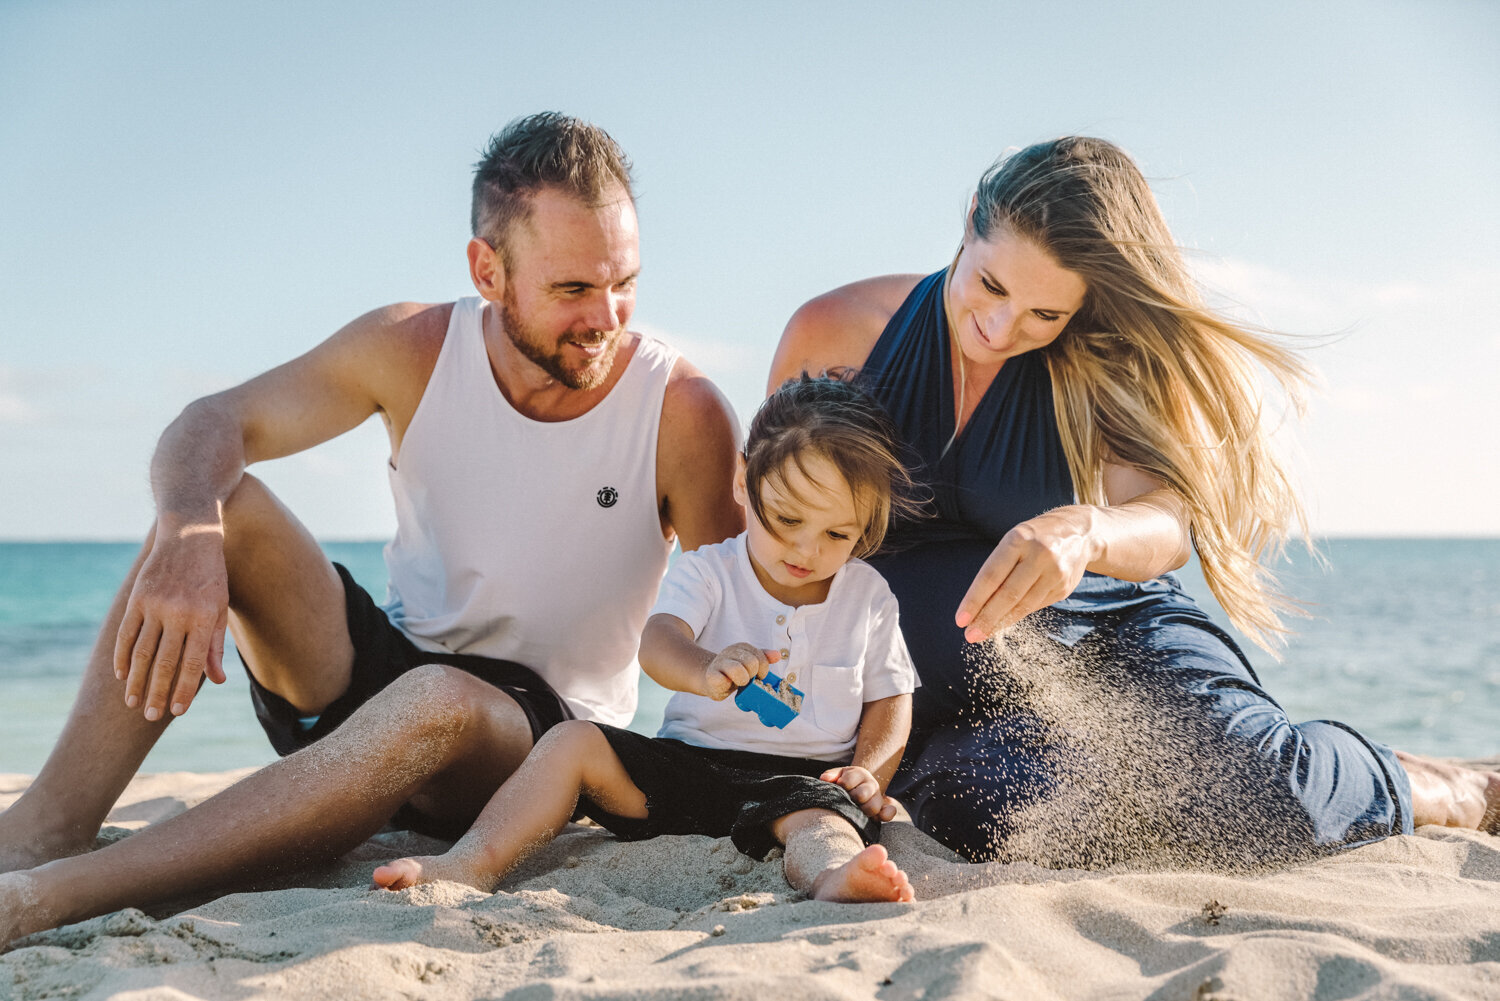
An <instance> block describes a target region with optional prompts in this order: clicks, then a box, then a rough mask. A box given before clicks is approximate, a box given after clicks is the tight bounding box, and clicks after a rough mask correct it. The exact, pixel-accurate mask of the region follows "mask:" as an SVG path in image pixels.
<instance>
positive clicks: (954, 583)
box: [859, 270, 1254, 730]
mask: <svg viewBox="0 0 1500 1001" xmlns="http://www.w3.org/2000/svg"><path fill="white" fill-rule="evenodd" d="M946 274H947V272H946V270H945V271H939V272H937V273H935V274H932V275H928V276H927V277H926V278H924V279H922V280H921V281H920V282H918V283H917V286H916V288H914V289H912V291H911V294H910V295H908V296H907V297H906V301H905V302H903V303H902V304H901V307H900V308H899V309H898V310H896V313H895V315H893V316H892V317H891V319H890V321H889V322H888V323H887V324H886V327H885V330H884V331H883V332H882V333H881V335H880V339H879V340H878V341H877V342H876V343H875V347H874V348H873V349H871V351H870V355H869V357H868V358H867V359H866V361H865V364H864V366H863V367H862V368H861V370H860V374H859V382H860V384H861V385H862V386H863V387H864V388H865V389H866V390H867V391H868V392H870V394H871V395H872V396H874V397H875V398H876V399H877V400H879V401H880V403H881V404H882V405H883V406H884V407H885V408H886V410H887V411H888V412H889V414H890V416H891V419H892V420H893V421H895V423H896V427H897V429H898V430H899V431H900V432H901V435H902V438H903V440H904V441H905V443H906V444H907V446H908V447H909V448H910V450H911V453H912V454H911V455H909V456H908V459H909V461H912V462H914V463H915V464H916V465H917V468H916V470H915V472H914V475H915V476H916V478H917V480H918V482H920V483H922V484H923V485H924V486H926V487H928V488H929V489H930V490H931V492H932V504H931V508H932V510H933V517H930V518H926V519H921V520H916V521H907V522H903V523H897V524H893V525H892V526H891V531H890V533H889V535H888V536H887V541H886V544H885V547H884V549H883V551H882V552H881V553H879V554H877V555H876V556H874V557H872V558H870V561H869V562H871V563H872V564H874V565H875V566H876V568H877V569H879V570H880V572H881V573H882V574H884V575H885V578H886V580H887V581H888V582H889V583H890V585H891V590H892V591H893V592H894V593H895V595H896V598H897V600H898V601H899V602H900V604H901V629H902V632H903V633H904V634H905V637H906V642H907V646H908V647H909V648H910V649H911V653H912V659H913V660H914V661H915V663H916V666H917V672H918V674H919V675H920V676H921V679H922V687H921V688H919V689H918V690H917V693H916V696H915V700H914V705H913V709H914V715H913V725H914V726H915V727H916V728H917V729H919V730H920V729H922V728H924V727H932V726H936V725H940V724H944V723H948V722H952V721H954V720H957V719H959V718H962V717H967V718H970V719H975V720H982V719H985V718H988V717H991V716H993V715H994V714H995V712H996V711H997V710H998V708H999V707H997V706H994V705H992V704H989V703H990V700H991V699H992V698H993V697H992V696H991V695H990V694H989V688H988V687H987V686H986V684H985V679H984V678H982V677H979V676H978V675H979V674H982V673H983V672H982V671H975V670H974V669H972V668H971V667H970V666H969V665H970V662H971V660H972V657H973V653H974V651H973V648H971V647H970V646H969V644H967V643H966V642H965V641H964V638H963V631H962V630H961V629H959V628H958V627H957V626H956V625H955V624H954V622H953V616H954V613H956V612H957V611H958V605H959V602H960V601H961V600H962V599H963V596H964V593H965V592H966V591H967V590H968V588H969V584H970V583H971V582H972V581H973V580H974V576H975V574H977V573H978V572H979V568H980V567H981V566H982V565H983V564H984V561H985V560H986V559H987V558H988V557H989V555H990V553H991V552H993V551H994V548H995V546H996V544H998V543H999V541H1000V539H1001V538H1002V537H1003V536H1004V535H1005V533H1006V532H1008V531H1010V530H1011V529H1012V528H1014V527H1015V526H1016V525H1017V524H1019V523H1020V522H1023V521H1026V520H1027V519H1030V518H1034V517H1036V516H1037V515H1039V514H1041V513H1043V512H1044V511H1048V510H1050V509H1052V508H1054V507H1058V506H1060V505H1064V504H1072V503H1074V500H1075V497H1074V493H1073V480H1072V477H1071V475H1070V474H1069V472H1068V461H1067V456H1066V453H1065V452H1064V451H1063V446H1062V438H1061V436H1060V434H1059V432H1058V428H1057V417H1056V413H1055V411H1054V410H1053V406H1052V378H1051V375H1050V373H1049V372H1048V370H1047V362H1046V358H1045V357H1044V356H1043V355H1042V353H1041V352H1040V351H1028V352H1026V353H1025V354H1021V355H1017V356H1016V357H1014V358H1009V359H1007V360H1006V362H1005V364H1004V365H1003V366H1002V367H1001V369H1000V372H999V374H998V375H997V376H996V377H995V380H994V382H992V383H991V384H990V386H989V388H988V389H987V390H986V391H985V394H984V396H983V397H982V398H981V399H980V401H979V404H978V406H977V407H976V408H975V410H974V413H973V415H972V416H971V417H970V418H969V422H968V423H967V424H966V425H964V429H963V433H961V434H960V435H959V436H958V438H957V440H955V441H954V443H953V446H952V447H951V448H950V449H949V450H948V452H947V454H946V455H945V454H943V446H944V445H945V444H947V442H948V439H949V438H950V437H951V436H952V434H953V426H954V421H955V417H954V399H953V377H952V372H953V369H952V340H951V338H950V336H949V333H948V320H947V316H946V314H945V313H944V310H943V281H944V276H945V275H946ZM1163 616H1168V617H1170V621H1175V622H1177V623H1178V624H1181V625H1188V624H1189V621H1190V622H1191V626H1190V627H1191V628H1193V629H1207V630H1209V631H1211V632H1213V633H1215V634H1216V635H1217V636H1218V637H1221V638H1222V639H1223V640H1224V641H1225V642H1227V643H1229V646H1230V648H1231V649H1232V650H1233V651H1234V653H1235V654H1237V655H1238V658H1237V659H1238V660H1239V662H1240V663H1239V664H1238V665H1236V668H1238V667H1241V666H1242V667H1243V669H1244V670H1245V671H1246V672H1249V670H1250V669H1249V663H1248V661H1245V659H1244V655H1243V654H1242V653H1240V651H1239V650H1238V648H1237V647H1234V646H1233V643H1232V641H1229V639H1228V637H1227V636H1224V635H1223V634H1222V631H1221V630H1219V629H1218V628H1217V627H1216V626H1214V625H1213V624H1212V623H1211V621H1210V620H1209V619H1208V617H1207V616H1206V615H1205V614H1204V613H1203V611H1202V610H1201V609H1199V608H1198V607H1197V605H1196V604H1195V603H1194V602H1193V600H1192V599H1191V598H1189V597H1188V596H1187V595H1186V594H1184V593H1183V592H1182V591H1181V590H1180V588H1179V587H1178V584H1177V581H1176V580H1175V579H1174V578H1173V577H1172V576H1171V575H1170V574H1168V575H1164V576H1162V577H1159V578H1157V579H1156V580H1152V581H1146V582H1144V583H1139V584H1137V583H1132V582H1129V581H1121V580H1116V579H1114V578H1112V577H1104V576H1101V575H1099V574H1095V573H1087V574H1085V575H1084V577H1083V580H1082V581H1080V582H1079V585H1078V587H1077V588H1076V589H1075V590H1074V592H1073V593H1072V595H1070V596H1069V597H1068V598H1066V599H1064V600H1063V601H1060V602H1058V603H1057V604H1055V605H1053V606H1051V608H1050V609H1048V610H1046V611H1045V612H1043V613H1036V614H1034V615H1032V616H1031V617H1030V619H1029V620H1028V621H1029V622H1030V623H1031V624H1032V625H1033V626H1034V627H1035V628H1037V629H1040V630H1041V631H1042V632H1044V633H1045V634H1046V635H1048V636H1050V637H1051V638H1052V639H1054V640H1056V641H1058V642H1060V643H1063V644H1065V645H1067V646H1073V645H1075V644H1077V643H1078V642H1079V641H1080V640H1081V639H1083V638H1084V637H1085V636H1088V635H1089V634H1090V633H1093V632H1094V631H1095V630H1097V629H1099V628H1101V627H1106V628H1109V629H1110V630H1111V632H1116V631H1119V630H1121V629H1122V628H1123V627H1124V625H1125V624H1126V623H1127V622H1131V623H1133V625H1134V626H1135V627H1136V628H1137V629H1138V628H1140V627H1141V626H1143V625H1147V624H1151V623H1155V624H1165V623H1166V622H1168V621H1169V619H1167V618H1163ZM1216 642H1217V640H1216ZM1249 676H1250V677H1251V678H1253V677H1254V675H1253V672H1250V674H1249Z"/></svg>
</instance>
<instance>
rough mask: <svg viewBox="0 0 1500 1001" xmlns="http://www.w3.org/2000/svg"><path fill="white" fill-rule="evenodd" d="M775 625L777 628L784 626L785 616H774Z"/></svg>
mask: <svg viewBox="0 0 1500 1001" xmlns="http://www.w3.org/2000/svg"><path fill="white" fill-rule="evenodd" d="M776 624H777V625H778V626H781V625H785V624H786V616H785V615H778V616H776Z"/></svg>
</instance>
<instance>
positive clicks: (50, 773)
mask: <svg viewBox="0 0 1500 1001" xmlns="http://www.w3.org/2000/svg"><path fill="white" fill-rule="evenodd" d="M224 530H225V563H226V567H227V570H228V573H229V592H230V625H231V628H232V630H233V632H234V636H235V642H236V643H239V644H241V646H240V649H241V650H243V651H245V655H246V658H247V659H248V661H249V662H250V663H251V664H252V665H253V667H252V669H253V670H254V671H255V672H256V677H257V678H258V679H259V680H260V681H261V683H262V684H263V685H265V686H266V687H268V688H270V689H272V690H273V691H276V692H277V693H278V694H281V695H283V696H284V697H285V698H287V700H288V701H290V702H292V703H293V704H294V705H296V706H297V707H298V708H299V709H304V710H305V711H307V712H310V713H311V712H316V711H318V710H319V709H320V708H321V707H322V706H323V705H326V704H327V703H328V702H330V701H332V700H333V699H334V698H336V697H337V696H338V695H339V694H341V693H342V692H343V691H344V689H345V688H346V687H347V686H348V684H349V670H350V666H351V664H352V662H353V656H354V650H353V645H352V644H351V642H350V639H349V632H348V628H347V626H346V625H345V622H344V592H343V586H342V584H341V582H340V581H339V578H338V574H337V572H336V571H335V570H334V569H333V567H332V565H330V564H329V562H328V560H327V558H326V557H324V555H323V553H322V551H321V550H320V549H319V548H318V545H317V543H316V542H315V541H314V540H313V538H312V535H311V534H310V533H309V532H308V531H307V529H306V528H305V527H303V526H302V524H301V523H300V522H298V521H297V520H296V518H294V517H293V516H292V514H291V512H290V511H288V510H287V509H286V508H285V507H284V506H282V504H281V502H280V501H278V500H277V499H276V498H275V496H273V495H272V494H271V492H270V491H269V490H268V489H266V487H265V485H264V484H262V483H261V482H260V481H259V480H257V479H255V478H254V477H252V476H248V475H247V476H245V477H244V478H243V479H242V480H241V481H240V485H239V487H237V488H236V490H235V492H234V493H233V494H232V495H231V496H230V499H229V501H228V503H226V504H225V506H224ZM154 541H155V532H154V530H153V531H152V532H151V533H148V535H147V537H146V544H145V547H144V548H143V549H142V551H141V555H140V556H139V557H137V559H136V562H135V564H134V566H132V567H131V570H130V573H129V574H128V575H127V576H126V579H125V582H124V584H122V585H121V587H120V590H119V593H117V594H116V595H115V600H114V603H113V604H112V605H111V606H110V610H109V615H108V616H107V617H106V618H105V620H104V625H103V626H102V627H101V629H100V631H99V638H98V639H97V640H96V641H95V643H94V649H93V652H92V653H91V654H90V656H89V660H88V664H87V666H86V668H85V670H84V674H83V680H82V683H81V685H80V686H79V690H78V695H77V697H76V699H75V701H74V703H73V709H72V712H71V713H70V714H69V716H68V719H67V722H66V723H65V724H64V726H63V731H62V734H61V735H60V736H59V737H58V740H57V744H56V746H55V747H54V748H53V750H52V753H51V755H50V756H49V757H48V759H47V762H46V764H45V765H43V767H42V770H41V772H40V773H39V774H38V775H37V777H36V780H35V781H34V782H33V783H32V784H31V786H30V788H28V789H27V791H26V793H25V794H24V795H23V796H22V797H21V798H20V799H19V800H18V801H17V802H16V803H15V804H14V805H13V806H11V807H10V809H8V810H6V811H5V812H4V813H0V872H8V871H11V870H14V869H27V868H30V867H32V866H34V865H39V864H41V863H42V862H46V861H49V860H51V859H55V858H62V857H64V856H68V855H76V854H78V853H80V852H85V851H88V850H89V849H90V848H92V847H93V844H94V838H95V836H96V835H97V834H98V832H99V827H100V825H101V824H103V823H104V818H105V816H106V815H107V814H108V813H109V810H110V807H112V806H113V805H114V803H115V800H116V799H118V798H119V796H120V793H121V792H122V791H123V790H124V788H125V786H126V784H127V783H128V782H129V781H130V779H131V778H132V777H133V776H134V775H135V773H136V769H138V768H139V767H140V765H141V761H142V760H144V759H145V757H146V753H147V752H148V751H150V750H151V748H152V746H153V745H154V744H155V743H156V741H157V740H158V739H159V738H160V737H161V735H162V732H163V731H164V730H165V729H166V726H167V723H168V722H169V721H170V719H171V716H170V715H167V716H165V717H163V718H162V719H160V720H157V721H156V722H148V721H147V720H146V719H145V718H144V716H143V714H142V711H141V709H140V708H136V709H129V708H127V707H126V705H125V701H124V700H125V695H124V686H123V685H122V684H121V683H120V682H119V681H118V680H117V679H116V678H115V673H114V649H115V636H116V634H117V633H118V632H119V629H120V621H121V618H122V616H123V615H124V612H125V605H126V602H127V601H128V600H129V598H130V592H131V588H132V587H133V586H134V584H135V577H136V574H137V573H139V571H140V568H141V564H142V562H143V561H144V560H145V557H146V554H147V553H149V552H150V550H151V547H152V545H153V543H154Z"/></svg>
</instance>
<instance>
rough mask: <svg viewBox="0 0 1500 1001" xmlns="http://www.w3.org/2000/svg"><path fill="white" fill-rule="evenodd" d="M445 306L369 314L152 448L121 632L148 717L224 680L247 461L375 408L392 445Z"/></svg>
mask: <svg viewBox="0 0 1500 1001" xmlns="http://www.w3.org/2000/svg"><path fill="white" fill-rule="evenodd" d="M445 312H446V311H445V308H444V307H422V306H417V305H414V304H405V305H400V306H391V307H387V308H385V309H381V310H376V311H375V312H373V313H369V314H366V315H365V316H362V317H360V318H359V319H357V320H355V321H354V322H353V323H351V324H349V325H348V326H346V327H344V328H343V329H342V330H340V331H339V332H338V333H336V334H334V335H333V336H332V337H330V338H329V339H328V340H326V341H324V342H323V343H322V344H320V345H318V346H317V347H315V348H313V349H312V350H311V351H309V352H307V353H306V354H304V355H302V356H301V357H299V358H296V359H294V360H293V361H290V362H287V363H286V364H284V365H280V366H278V367H276V368H274V369H272V370H270V371H269V372H266V373H264V374H262V375H259V376H256V377H255V378H254V379H251V380H250V381H248V382H246V383H243V384H242V385H239V386H236V387H234V388H232V389H228V390H225V391H224V392H221V393H216V394H214V395H212V396H208V397H204V398H203V399H201V400H197V401H195V402H193V403H191V404H189V405H188V406H187V407H186V408H185V409H184V410H183V412H182V414H181V415H179V416H178V417H177V419H176V420H174V421H173V422H172V423H171V424H170V425H169V426H168V427H167V429H166V431H165V432H164V433H163V434H162V436H161V439H160V441H159V442H158V443H157V447H156V452H155V454H154V456H153V457H152V460H151V486H152V493H153V495H154V497H155V499H156V508H157V520H156V525H155V529H154V532H153V536H152V541H151V550H150V552H149V554H148V555H147V557H146V560H145V562H144V563H143V564H142V567H141V571H140V573H139V574H138V575H137V577H136V581H135V585H134V588H133V589H132V591H131V595H130V599H129V602H128V604H127V605H126V609H125V616H124V620H123V621H122V623H121V626H120V632H119V634H118V637H117V639H116V644H115V675H116V677H118V678H120V679H122V680H124V681H125V700H126V704H127V705H129V706H131V707H132V708H134V707H135V706H137V705H140V704H141V702H142V701H143V700H144V702H145V707H144V714H145V716H146V718H147V719H159V718H161V716H162V715H163V713H164V712H165V711H167V709H168V708H170V710H171V711H172V712H173V713H174V714H176V715H180V714H181V713H182V712H185V711H186V709H187V707H188V705H189V704H190V703H191V702H192V699H193V696H194V694H195V693H196V692H197V690H198V685H199V683H200V681H201V679H202V677H203V676H204V675H205V674H206V675H207V676H208V677H209V678H210V679H212V680H213V681H215V682H222V681H223V680H224V672H223V667H222V655H223V645H224V628H225V625H226V623H227V616H228V606H229V581H228V574H227V571H226V569H225V562H224V520H223V510H224V504H225V503H226V502H227V501H228V499H229V497H230V495H231V494H232V493H233V492H234V490H235V488H236V487H237V486H238V484H239V482H240V479H241V477H242V476H243V475H244V472H245V467H246V466H248V465H249V464H250V463H252V462H258V461H260V460H263V459H272V458H277V457H280V456H285V455H291V454H293V453H295V452H299V451H302V450H304V449H307V448H310V447H311V446H313V445H316V444H318V443H320V442H323V441H327V440H328V439H330V438H333V437H335V436H337V435H339V434H342V433H343V432H345V431H347V430H349V429H350V428H353V427H355V426H357V425H358V424H360V423H362V422H363V421H364V420H365V419H366V418H367V417H369V416H370V414H372V413H375V412H377V411H380V412H382V414H383V415H384V416H385V417H386V420H387V424H388V426H390V428H391V431H392V443H393V448H394V447H395V445H396V444H397V443H398V441H399V432H401V431H404V430H405V424H406V421H407V420H409V418H410V415H411V412H412V411H413V410H414V409H415V406H416V401H418V400H420V399H421V390H422V388H423V387H424V386H425V384H426V376H427V375H429V374H430V372H431V367H432V365H431V361H435V359H436V352H435V350H433V342H432V338H431V335H430V331H431V330H433V329H437V320H438V319H439V317H437V316H435V315H433V314H435V313H444V314H445ZM442 322H443V324H444V327H443V328H442V329H445V326H446V318H445V315H444V317H443V318H442ZM424 335H425V336H424ZM436 344H437V345H439V346H440V345H441V330H439V334H438V339H437V341H436ZM428 355H430V356H431V361H429V362H428V363H427V364H426V365H425V366H424V364H423V359H424V358H426V356H428ZM169 693H170V698H168V695H169Z"/></svg>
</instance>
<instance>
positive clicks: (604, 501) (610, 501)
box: [594, 487, 620, 507]
mask: <svg viewBox="0 0 1500 1001" xmlns="http://www.w3.org/2000/svg"><path fill="white" fill-rule="evenodd" d="M619 499H620V492H619V491H618V490H616V489H615V488H614V487H600V488H599V492H598V493H597V494H595V495H594V500H596V501H598V502H599V506H600V507H614V506H615V501H617V500H619Z"/></svg>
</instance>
